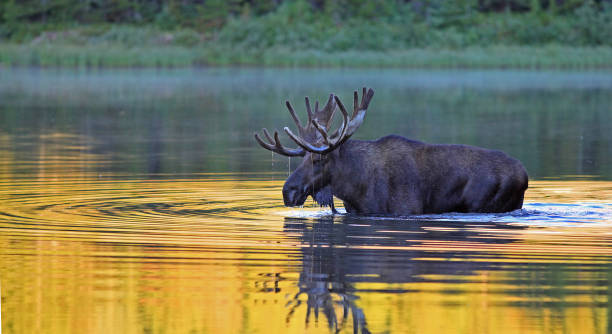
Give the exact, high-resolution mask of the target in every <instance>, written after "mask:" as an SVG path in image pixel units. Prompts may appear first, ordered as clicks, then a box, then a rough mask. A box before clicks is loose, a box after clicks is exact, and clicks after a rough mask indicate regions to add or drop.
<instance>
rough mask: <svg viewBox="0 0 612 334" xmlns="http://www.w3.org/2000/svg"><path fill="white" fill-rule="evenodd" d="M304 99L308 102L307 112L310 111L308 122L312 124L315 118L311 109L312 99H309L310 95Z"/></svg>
mask: <svg viewBox="0 0 612 334" xmlns="http://www.w3.org/2000/svg"><path fill="white" fill-rule="evenodd" d="M304 100H305V102H306V112H307V113H308V124H310V122H312V120H313V119H314V115H313V114H312V110H310V100H309V99H308V96H306V97H305V98H304ZM315 110H316V108H315Z"/></svg>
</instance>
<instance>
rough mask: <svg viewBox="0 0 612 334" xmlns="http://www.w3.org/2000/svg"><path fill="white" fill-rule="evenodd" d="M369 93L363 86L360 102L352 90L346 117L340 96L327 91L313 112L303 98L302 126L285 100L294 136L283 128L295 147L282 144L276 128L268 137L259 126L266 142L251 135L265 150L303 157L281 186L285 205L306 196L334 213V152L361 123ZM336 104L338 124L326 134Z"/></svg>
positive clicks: (335, 152) (302, 199) (298, 202)
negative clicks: (339, 115) (304, 114)
mask: <svg viewBox="0 0 612 334" xmlns="http://www.w3.org/2000/svg"><path fill="white" fill-rule="evenodd" d="M373 96H374V91H373V90H372V89H369V90H366V88H365V87H364V88H363V93H362V96H361V102H359V96H358V93H357V92H356V91H355V92H354V104H353V113H352V115H351V116H350V117H349V114H348V112H347V110H346V108H345V107H344V105H343V104H342V102H341V101H340V99H339V98H338V97H337V96H335V95H334V94H330V96H329V99H328V101H327V104H326V105H325V106H324V107H323V109H320V110H319V103H318V102H316V103H315V108H314V112H312V109H311V107H310V101H309V99H308V97H306V98H305V102H306V112H307V114H308V123H306V125H302V124H301V122H300V120H299V118H298V117H297V115H296V113H295V110H294V109H293V107H292V106H291V103H289V101H286V105H287V109H288V110H289V113H290V114H291V117H292V118H293V120H294V122H295V124H296V126H297V128H298V135H295V134H294V133H293V132H292V131H291V130H290V129H289V128H288V127H285V128H284V129H283V130H284V131H285V132H286V133H287V135H288V136H289V138H291V139H292V140H293V141H294V142H295V143H296V144H297V145H298V147H297V148H287V147H285V146H283V145H282V144H281V142H280V140H279V135H278V132H277V131H275V132H274V136H271V135H270V133H269V132H268V130H267V129H263V134H264V136H265V138H266V140H267V141H265V140H263V139H262V138H260V137H259V135H258V134H255V140H256V141H257V142H258V143H259V145H261V146H262V147H263V148H265V149H267V150H270V151H272V152H276V153H278V154H281V155H285V156H288V157H293V156H301V157H304V159H303V161H302V164H301V165H300V166H299V167H298V168H297V169H296V170H295V171H294V172H293V174H291V175H290V176H289V178H288V179H287V181H286V182H285V185H284V186H283V200H284V202H285V205H287V206H300V205H303V204H304V202H305V201H306V199H307V198H308V196H312V198H313V199H314V200H315V201H317V202H318V203H319V204H320V205H322V206H331V208H332V210H333V211H334V212H335V208H334V206H333V194H332V190H331V188H330V183H331V179H332V176H333V172H334V161H335V158H336V157H337V151H338V150H339V149H340V148H341V147H342V144H344V143H345V142H346V141H347V140H348V139H349V138H350V137H351V136H352V135H353V134H354V133H355V131H356V130H357V129H358V128H359V126H360V125H361V124H362V123H363V120H364V117H365V114H366V111H367V109H368V105H369V104H370V101H371V100H372V97H373ZM336 106H337V107H339V109H340V112H341V113H342V117H343V120H342V124H341V125H340V127H339V128H338V129H336V130H335V131H334V132H331V134H330V127H331V124H332V120H333V115H334V112H335V109H336Z"/></svg>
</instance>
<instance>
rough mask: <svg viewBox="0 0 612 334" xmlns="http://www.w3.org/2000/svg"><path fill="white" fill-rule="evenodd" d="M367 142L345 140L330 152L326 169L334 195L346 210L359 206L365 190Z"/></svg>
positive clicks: (349, 210) (366, 179)
mask: <svg viewBox="0 0 612 334" xmlns="http://www.w3.org/2000/svg"><path fill="white" fill-rule="evenodd" d="M367 146H368V145H367V142H364V141H361V140H347V141H346V142H345V143H344V144H342V146H340V147H339V148H338V149H337V150H336V151H333V152H331V153H330V157H329V159H330V161H329V165H328V168H329V169H328V170H329V173H330V179H331V182H330V184H331V188H332V193H333V195H334V196H336V197H338V198H339V199H341V200H342V201H343V202H344V206H345V208H346V210H347V212H351V211H354V210H352V209H353V208H358V207H359V206H360V203H359V199H360V198H363V195H364V194H363V192H364V191H366V187H365V186H364V185H366V184H367V181H368V172H367V171H368V168H369V166H368V165H367V164H366V163H365V161H366V160H367V155H368V151H369V150H368V147H367Z"/></svg>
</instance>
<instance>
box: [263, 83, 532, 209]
mask: <svg viewBox="0 0 612 334" xmlns="http://www.w3.org/2000/svg"><path fill="white" fill-rule="evenodd" d="M373 96H374V91H373V90H372V89H369V90H366V88H363V92H362V95H361V102H360V101H359V96H358V93H357V92H355V93H354V99H353V100H354V101H353V113H352V115H351V116H350V117H349V114H348V112H347V111H346V108H345V107H344V105H343V104H342V102H341V101H340V99H339V98H338V97H337V96H334V94H330V96H329V100H328V101H327V104H326V105H325V106H324V107H323V109H321V110H319V104H318V102H317V103H315V108H314V112H313V111H312V109H311V107H310V102H309V100H308V97H307V98H306V112H307V113H308V123H307V124H306V125H305V126H303V125H302V124H301V123H300V120H299V118H298V117H297V116H296V114H295V111H294V109H293V107H292V106H291V104H290V103H289V102H288V101H287V102H286V104H287V108H288V109H289V112H290V113H291V116H292V118H293V120H294V121H295V123H296V125H297V128H298V134H297V135H296V134H294V133H293V132H292V131H291V130H290V129H289V128H287V127H285V128H284V130H285V132H286V133H287V135H288V136H289V137H290V138H291V139H292V140H293V141H294V142H295V143H296V144H297V145H298V147H297V148H287V147H285V146H283V145H282V144H281V143H280V140H279V137H278V132H276V131H275V132H274V136H271V135H270V133H269V132H268V131H267V130H266V129H263V134H264V136H265V140H263V139H262V138H260V137H259V135H258V134H255V140H256V141H257V142H258V143H259V144H260V145H261V146H262V147H263V148H265V149H267V150H270V151H273V152H276V153H278V154H282V155H286V156H302V157H304V159H303V161H302V163H301V165H300V166H299V167H298V168H297V169H296V170H295V171H294V172H293V173H292V174H291V175H290V176H289V178H288V179H287V181H286V182H285V185H284V186H283V199H284V202H285V205H287V206H299V205H302V204H304V202H305V201H306V198H307V197H308V196H312V197H313V198H314V199H315V200H316V201H317V202H318V203H319V204H322V205H330V206H331V207H332V210H333V211H334V212H335V209H334V207H333V196H336V197H337V198H339V199H340V200H342V202H343V203H344V207H345V208H346V211H347V212H349V213H355V214H386V215H410V214H422V213H443V212H507V211H512V210H517V209H520V208H521V207H522V205H523V197H524V194H525V190H526V189H527V183H528V177H527V172H526V171H525V168H524V167H523V165H522V164H521V163H520V161H518V160H516V159H514V158H512V157H510V156H508V155H507V154H505V153H503V152H500V151H496V150H489V149H484V148H480V147H475V146H468V145H438V144H426V143H423V142H419V141H415V140H410V139H407V138H404V137H401V136H396V135H390V136H385V137H382V138H379V139H377V140H374V141H369V140H350V139H349V138H350V137H351V136H352V135H353V133H355V131H356V130H357V128H359V126H360V125H361V124H362V123H363V120H364V117H365V114H366V110H367V109H368V106H369V104H370V101H371V100H372V97H373ZM336 107H338V109H340V112H341V113H342V117H343V121H342V124H341V125H340V127H339V128H338V129H336V130H335V131H333V132H330V125H331V123H332V117H333V115H334V112H335V110H336Z"/></svg>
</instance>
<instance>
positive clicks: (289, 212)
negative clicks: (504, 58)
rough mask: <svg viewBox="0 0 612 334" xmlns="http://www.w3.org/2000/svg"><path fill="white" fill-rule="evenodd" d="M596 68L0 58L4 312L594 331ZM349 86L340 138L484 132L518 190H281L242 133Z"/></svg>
mask: <svg viewBox="0 0 612 334" xmlns="http://www.w3.org/2000/svg"><path fill="white" fill-rule="evenodd" d="M611 74H612V73H609V72H608V73H606V72H586V73H585V72H516V71H482V72H479V71H433V72H429V71H404V70H401V71H400V70H385V71H375V70H351V71H343V70H259V69H212V70H211V69H201V70H172V71H168V70H163V71H155V70H112V71H94V72H72V71H69V70H61V71H56V70H27V69H20V70H2V72H0V259H1V261H0V283H1V291H2V300H1V301H2V330H3V332H6V333H36V332H40V333H43V332H44V333H71V332H74V333H96V332H99V333H115V332H119V333H121V332H149V333H170V332H171V333H187V332H194V333H257V332H260V333H275V332H276V333H286V332H289V333H294V332H295V333H297V332H299V333H302V332H313V333H330V332H335V331H336V330H338V331H339V332H342V333H352V332H372V333H446V332H449V333H452V332H459V333H517V332H521V333H541V332H545V333H561V332H569V333H575V332H587V333H608V332H611V331H612V324H611V320H610V319H611V318H612V299H611V294H612V167H611V166H612V160H611V159H612V158H611V157H612V128H611V127H612V113H611V112H610V109H609V108H610V107H609V106H610V105H612V75H611ZM364 84H367V85H368V86H372V87H374V88H375V89H376V95H375V97H374V100H373V102H372V105H371V108H370V110H369V111H368V116H367V120H366V122H365V123H364V125H363V126H362V128H360V130H359V131H358V134H357V135H356V137H357V138H360V139H373V138H376V137H379V136H381V135H384V134H389V133H397V134H402V135H405V136H409V137H411V138H414V139H420V140H425V141H428V142H452V143H466V144H473V145H479V146H484V147H489V148H495V149H501V150H504V151H506V152H508V153H510V154H511V155H513V156H514V157H516V158H518V159H520V160H521V161H523V162H524V164H525V166H526V168H527V170H528V171H529V174H530V176H531V180H530V188H529V190H528V192H527V197H526V204H525V207H524V209H523V210H519V211H516V212H512V213H509V214H491V215H477V214H445V215H424V216H414V217H404V218H401V219H399V218H384V217H354V216H348V215H335V216H333V215H331V214H330V212H329V210H326V209H321V208H317V207H315V206H313V205H312V204H309V203H310V202H307V205H306V207H305V208H301V209H300V208H295V209H294V208H285V207H283V206H282V196H281V192H280V189H281V187H282V183H283V181H284V179H285V178H286V176H287V174H288V173H289V172H290V171H291V170H292V169H294V168H295V167H296V166H297V164H298V163H299V161H298V159H291V161H289V159H287V158H283V157H279V156H277V155H272V154H271V153H270V152H267V151H265V150H263V149H261V148H259V147H258V146H257V145H256V144H255V143H254V141H253V140H252V133H253V132H254V131H257V130H258V129H260V128H261V127H268V128H275V127H276V128H280V127H281V126H284V125H287V124H291V119H290V117H289V115H288V113H287V112H286V110H284V109H283V102H284V100H285V99H290V100H292V101H293V104H294V106H296V108H298V110H301V111H302V112H303V109H301V107H302V103H303V102H301V101H302V99H303V96H305V95H311V96H315V97H317V98H318V99H320V100H321V99H324V98H325V97H326V95H327V94H328V93H329V92H332V91H333V92H336V93H338V94H339V95H340V96H341V97H342V98H343V99H344V100H346V101H347V102H348V101H350V94H351V92H352V90H353V89H356V88H358V87H360V86H362V85H364ZM287 143H289V142H287ZM336 203H337V205H338V206H341V205H340V203H339V202H338V201H337V202H336Z"/></svg>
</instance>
